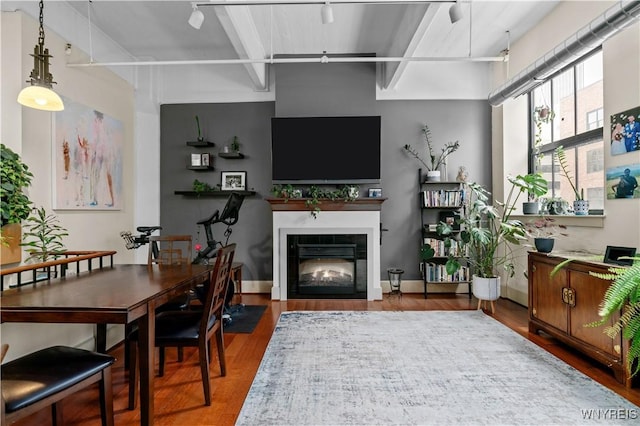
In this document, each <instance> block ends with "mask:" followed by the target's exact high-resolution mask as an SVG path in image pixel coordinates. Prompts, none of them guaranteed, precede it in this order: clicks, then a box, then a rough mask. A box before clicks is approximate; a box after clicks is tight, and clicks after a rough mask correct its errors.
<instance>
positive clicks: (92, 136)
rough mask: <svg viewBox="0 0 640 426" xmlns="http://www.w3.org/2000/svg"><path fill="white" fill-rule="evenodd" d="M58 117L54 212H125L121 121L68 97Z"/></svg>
mask: <svg viewBox="0 0 640 426" xmlns="http://www.w3.org/2000/svg"><path fill="white" fill-rule="evenodd" d="M64 105H65V107H64V110H63V111H59V112H56V113H55V115H54V120H53V121H54V127H55V129H54V132H53V134H54V138H55V140H54V153H53V155H52V158H53V161H54V163H55V164H54V165H53V167H52V169H53V175H54V176H53V182H54V184H53V208H54V210H55V209H57V210H121V209H122V199H123V194H122V191H123V183H122V162H123V157H122V155H123V154H122V150H123V148H122V147H123V139H124V126H123V124H122V122H121V121H120V120H117V119H115V118H113V117H110V116H108V115H107V114H104V113H102V112H100V111H98V110H95V109H93V108H91V107H88V106H85V105H82V104H79V103H77V102H73V101H72V100H70V99H67V98H64Z"/></svg>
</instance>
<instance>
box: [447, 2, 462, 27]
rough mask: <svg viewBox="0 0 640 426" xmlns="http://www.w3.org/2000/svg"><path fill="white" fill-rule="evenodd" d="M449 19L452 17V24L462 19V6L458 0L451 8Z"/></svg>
mask: <svg viewBox="0 0 640 426" xmlns="http://www.w3.org/2000/svg"><path fill="white" fill-rule="evenodd" d="M449 19H451V23H452V24H455V23H456V22H458V21H459V20H461V19H462V6H460V3H458V2H457V1H456V2H455V3H454V4H452V5H451V7H450V8H449Z"/></svg>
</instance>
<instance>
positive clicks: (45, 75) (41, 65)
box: [18, 0, 64, 111]
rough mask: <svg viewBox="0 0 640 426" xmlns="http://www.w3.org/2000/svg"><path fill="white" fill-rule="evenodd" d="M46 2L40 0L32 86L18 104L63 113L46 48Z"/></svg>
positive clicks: (23, 94) (30, 80)
mask: <svg viewBox="0 0 640 426" xmlns="http://www.w3.org/2000/svg"><path fill="white" fill-rule="evenodd" d="M43 9H44V2H43V0H40V31H39V33H38V44H36V46H35V47H34V48H33V53H32V54H31V56H33V70H31V74H30V75H29V77H30V79H29V80H27V83H31V85H30V86H27V87H25V88H24V89H22V90H21V91H20V94H19V95H18V103H20V104H22V105H24V106H26V107H29V108H35V109H40V110H44V111H62V110H63V109H64V104H63V103H62V99H60V96H58V94H57V93H56V92H54V91H53V90H52V87H53V85H54V84H55V83H56V82H55V81H53V76H52V75H51V73H50V72H49V58H52V57H53V56H51V55H49V49H47V48H45V47H44V17H43V13H42V11H43Z"/></svg>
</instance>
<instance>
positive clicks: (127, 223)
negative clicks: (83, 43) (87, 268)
mask: <svg viewBox="0 0 640 426" xmlns="http://www.w3.org/2000/svg"><path fill="white" fill-rule="evenodd" d="M37 35H38V25H37V22H36V21H35V20H34V19H32V18H31V17H30V16H28V15H25V14H23V13H21V12H3V13H2V46H3V49H2V52H1V54H2V64H1V72H2V107H3V108H2V116H1V121H2V138H3V140H4V139H5V138H9V139H10V140H11V143H10V144H8V145H9V146H11V147H13V148H15V150H16V151H17V152H19V153H21V155H22V160H23V161H24V162H25V163H26V164H27V165H28V166H29V168H30V170H31V171H32V172H33V174H34V177H33V180H32V185H31V187H30V189H29V195H30V198H31V200H32V201H33V202H34V205H36V206H42V207H44V208H45V209H46V210H47V211H48V212H53V204H52V197H53V191H52V155H53V140H54V139H53V127H52V125H53V122H54V114H55V113H51V112H46V111H39V110H34V109H31V108H26V107H22V106H21V105H19V104H18V103H17V102H16V98H17V96H18V92H19V91H20V89H21V88H22V87H24V84H25V83H24V80H26V78H27V76H28V75H29V73H30V72H31V69H32V68H33V59H32V58H31V57H30V56H29V52H31V51H32V49H33V45H34V44H35V43H36V41H37ZM7 42H10V43H11V44H12V45H15V46H16V48H15V49H14V48H9V49H6V50H5V49H4V47H5V45H6V43H7ZM65 44H66V40H63V39H62V38H60V37H59V36H58V35H57V34H56V33H54V32H53V31H47V32H46V46H47V47H48V48H49V50H50V52H51V54H52V55H53V56H54V58H53V59H52V61H51V63H52V67H51V72H52V74H53V76H54V79H55V80H56V81H57V82H58V84H57V85H56V86H55V90H56V92H57V93H58V94H60V95H62V96H63V97H66V98H69V99H71V100H73V101H74V102H77V103H81V104H84V105H86V106H89V107H91V108H95V109H96V110H99V111H102V112H103V113H105V114H107V115H109V116H111V117H114V118H116V119H118V120H120V121H122V123H123V125H124V132H125V134H124V149H123V157H124V158H123V181H124V182H132V181H133V177H134V174H133V170H134V162H133V160H134V150H133V146H134V118H135V116H134V92H133V88H132V87H131V85H130V84H129V83H127V82H126V81H125V80H123V79H122V78H120V77H119V76H117V75H115V74H114V73H112V72H111V71H109V70H107V69H101V68H94V69H91V70H90V71H89V70H87V69H82V68H67V67H65V66H64V63H65V54H64V47H65ZM81 56H82V53H81V52H79V50H76V51H74V53H73V55H72V57H71V58H70V59H78V58H79V57H81ZM82 60H86V57H82ZM122 195H123V208H122V210H119V211H61V210H58V211H55V214H56V215H57V216H58V218H59V219H60V222H61V224H62V225H63V226H64V227H65V228H67V230H68V231H69V236H68V237H67V238H66V239H65V245H66V247H67V248H68V249H69V250H117V251H118V254H117V255H116V256H115V261H116V263H132V262H133V254H132V252H128V251H127V250H125V249H124V244H123V240H122V238H120V231H122V230H125V229H131V228H132V226H133V213H134V198H133V196H134V191H133V188H132V187H131V186H129V185H125V186H124V188H123V194H122ZM114 328H117V327H114ZM93 330H94V326H92V325H73V326H65V327H60V326H57V325H17V324H9V323H7V324H2V325H1V331H2V340H3V342H7V343H9V344H10V345H11V348H12V349H11V352H10V354H9V357H10V358H14V357H16V356H19V355H21V354H23V353H27V352H31V351H33V350H36V349H39V348H41V347H44V346H47V345H48V344H49V343H50V342H51V341H56V342H59V343H60V344H69V345H72V346H84V347H88V348H93V333H94V331H93ZM119 334H120V336H119V338H120V339H121V338H122V331H121V330H120V331H119ZM25 335H28V336H29V339H25V338H24V336H25Z"/></svg>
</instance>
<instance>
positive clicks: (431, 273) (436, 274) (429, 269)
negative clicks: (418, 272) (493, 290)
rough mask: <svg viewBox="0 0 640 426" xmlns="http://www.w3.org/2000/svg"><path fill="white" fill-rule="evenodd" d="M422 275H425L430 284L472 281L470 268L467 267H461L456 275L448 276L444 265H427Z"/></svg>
mask: <svg viewBox="0 0 640 426" xmlns="http://www.w3.org/2000/svg"><path fill="white" fill-rule="evenodd" d="M422 273H423V274H425V279H426V280H427V281H429V282H443V283H446V282H458V281H469V280H470V275H469V267H467V266H462V267H460V269H458V271H457V272H456V273H455V274H447V269H446V266H445V265H444V264H441V263H426V264H425V268H424V269H423V271H422Z"/></svg>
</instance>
